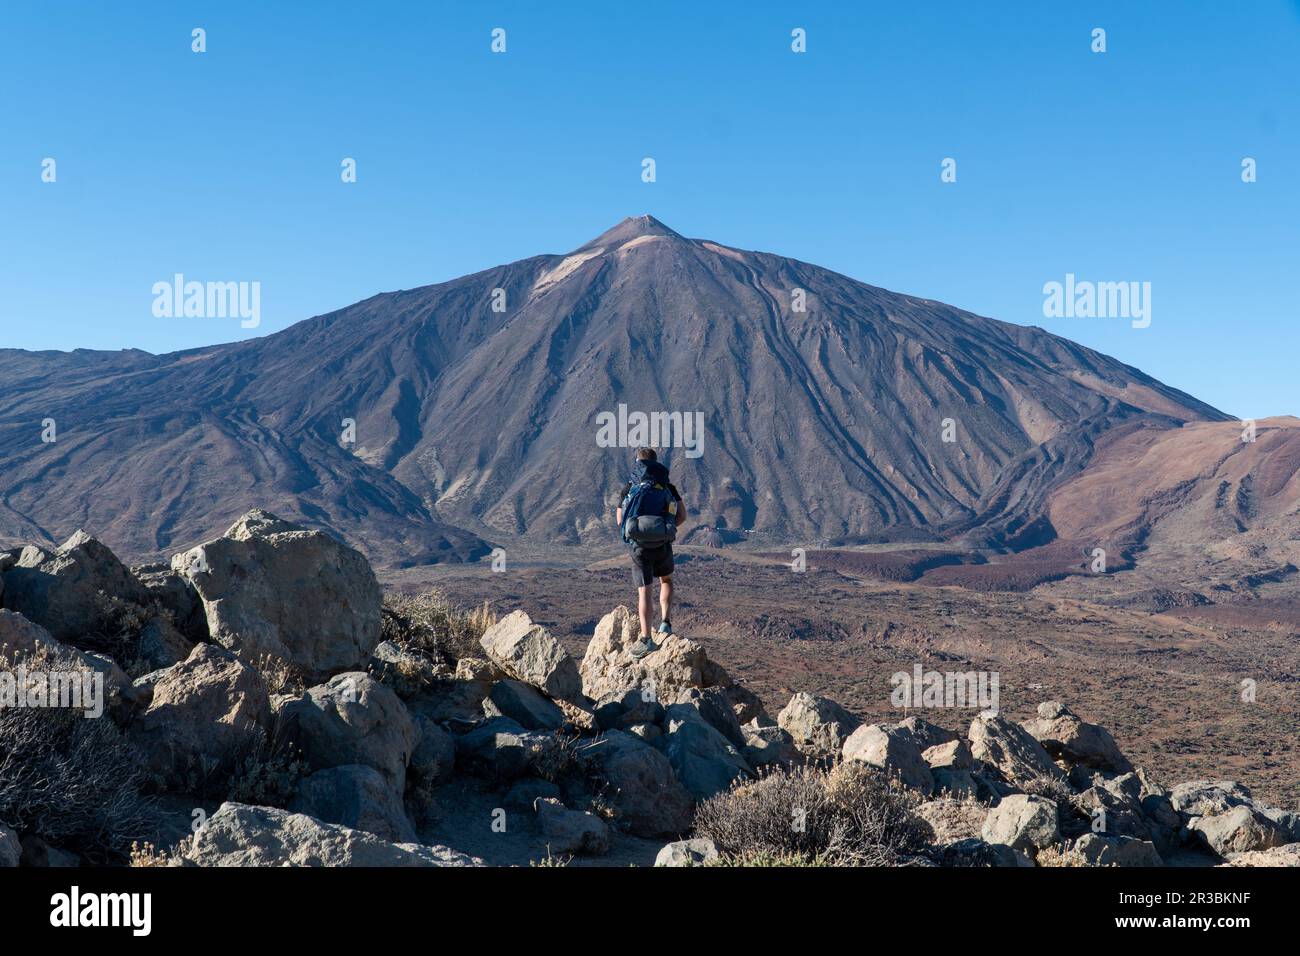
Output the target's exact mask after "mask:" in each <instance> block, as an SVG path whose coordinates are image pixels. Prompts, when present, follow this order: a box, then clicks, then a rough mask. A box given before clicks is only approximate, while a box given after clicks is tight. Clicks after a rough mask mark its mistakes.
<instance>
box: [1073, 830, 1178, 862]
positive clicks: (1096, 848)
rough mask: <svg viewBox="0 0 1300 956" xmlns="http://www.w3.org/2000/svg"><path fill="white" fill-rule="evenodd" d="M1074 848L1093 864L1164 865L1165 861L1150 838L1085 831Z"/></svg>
mask: <svg viewBox="0 0 1300 956" xmlns="http://www.w3.org/2000/svg"><path fill="white" fill-rule="evenodd" d="M1073 849H1074V850H1075V851H1077V852H1078V853H1079V854H1080V855H1081V856H1083V858H1084V859H1085V860H1087V861H1088V863H1089V864H1090V865H1092V866H1120V867H1141V866H1147V867H1150V866H1164V865H1165V861H1164V860H1163V859H1162V858H1161V856H1160V854H1159V852H1157V850H1156V848H1155V845H1154V844H1152V843H1151V842H1150V841H1149V840H1138V839H1134V838H1133V837H1127V836H1120V837H1116V836H1104V835H1102V834H1100V833H1085V834H1083V836H1081V837H1079V838H1078V839H1077V840H1075V841H1074V844H1073Z"/></svg>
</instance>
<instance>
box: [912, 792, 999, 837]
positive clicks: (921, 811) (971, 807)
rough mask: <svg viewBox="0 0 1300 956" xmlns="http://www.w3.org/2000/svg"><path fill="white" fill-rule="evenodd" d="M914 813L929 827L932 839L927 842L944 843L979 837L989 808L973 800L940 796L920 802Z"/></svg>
mask: <svg viewBox="0 0 1300 956" xmlns="http://www.w3.org/2000/svg"><path fill="white" fill-rule="evenodd" d="M915 814H916V816H917V817H919V818H920V819H921V820H923V821H924V822H925V824H926V825H927V826H928V827H929V828H930V830H931V832H932V839H931V840H930V841H929V842H931V843H937V844H944V843H956V842H957V841H959V840H971V839H979V838H980V837H981V835H982V834H983V832H984V821H985V820H986V819H987V818H988V815H989V808H988V807H985V806H981V805H980V804H978V803H976V802H975V801H973V800H953V799H948V798H940V799H938V800H930V801H928V802H926V803H923V804H921V805H920V806H919V807H917V808H916V810H915Z"/></svg>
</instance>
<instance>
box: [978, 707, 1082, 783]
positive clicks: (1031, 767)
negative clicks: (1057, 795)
mask: <svg viewBox="0 0 1300 956" xmlns="http://www.w3.org/2000/svg"><path fill="white" fill-rule="evenodd" d="M967 736H968V737H969V738H970V750H971V754H972V755H973V756H974V757H975V759H976V760H983V761H985V762H986V763H990V764H992V765H993V766H994V767H996V768H997V769H998V770H999V771H1000V772H1001V773H1002V775H1003V776H1004V777H1006V779H1007V781H1008V782H1010V783H1012V784H1014V785H1016V786H1020V787H1023V786H1026V785H1027V784H1031V783H1033V782H1034V781H1035V780H1037V779H1038V778H1039V777H1048V778H1050V779H1052V780H1061V781H1064V780H1065V774H1064V773H1063V772H1062V771H1061V768H1060V767H1058V766H1057V765H1056V764H1055V763H1053V762H1052V758H1051V757H1050V756H1049V755H1048V753H1047V751H1046V750H1044V749H1043V745H1042V744H1040V743H1039V742H1038V741H1037V740H1036V739H1035V738H1034V736H1033V735H1032V734H1030V733H1029V731H1027V730H1025V729H1024V728H1023V727H1021V726H1020V725H1019V724H1015V723H1012V722H1011V721H1009V720H1007V719H1006V718H1004V717H999V716H985V715H983V714H981V715H980V716H978V717H976V718H975V719H974V720H972V721H971V725H970V732H969V733H968V734H967Z"/></svg>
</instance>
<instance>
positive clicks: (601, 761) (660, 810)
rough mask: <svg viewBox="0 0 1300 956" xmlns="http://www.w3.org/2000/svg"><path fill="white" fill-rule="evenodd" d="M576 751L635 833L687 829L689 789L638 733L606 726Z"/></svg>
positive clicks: (645, 834) (657, 833) (651, 834)
mask: <svg viewBox="0 0 1300 956" xmlns="http://www.w3.org/2000/svg"><path fill="white" fill-rule="evenodd" d="M579 752H580V753H581V755H582V757H583V759H584V760H586V761H588V762H589V764H590V765H591V766H592V768H593V770H595V771H596V772H597V773H598V774H599V775H600V776H601V777H602V778H603V779H604V780H605V782H606V784H607V786H606V788H605V791H604V796H605V797H606V799H608V800H609V801H610V803H611V805H612V806H613V807H614V810H615V812H616V814H617V816H618V819H619V820H620V821H621V822H622V824H623V825H624V826H625V827H626V828H627V829H628V831H629V832H631V833H633V834H634V835H636V836H642V837H655V836H665V835H669V834H678V833H682V832H683V831H685V830H687V829H689V828H690V825H691V809H692V800H691V794H690V792H689V791H688V790H687V789H686V788H685V787H684V786H683V785H682V784H681V782H680V781H679V780H678V779H677V777H676V775H675V774H674V773H673V768H672V764H670V763H669V762H668V758H667V757H665V756H664V755H663V754H662V753H660V752H659V751H658V750H656V749H655V748H654V747H652V746H650V745H649V744H647V743H645V742H644V741H642V740H641V739H639V738H638V737H635V736H633V735H632V734H629V733H626V732H624V731H621V730H610V731H607V732H606V733H604V734H602V735H601V736H600V737H597V738H596V739H595V740H592V741H589V742H585V743H583V744H582V745H580V748H579Z"/></svg>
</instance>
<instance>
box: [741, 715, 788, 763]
mask: <svg viewBox="0 0 1300 956" xmlns="http://www.w3.org/2000/svg"><path fill="white" fill-rule="evenodd" d="M741 730H742V731H744V734H745V746H744V747H743V748H742V749H741V751H740V753H741V756H743V757H744V758H745V763H747V764H749V765H750V766H751V767H753V768H754V769H755V770H757V769H758V768H759V767H793V766H794V765H795V764H797V763H799V761H800V757H801V755H800V753H799V748H798V747H796V746H795V745H794V738H793V737H791V736H790V735H789V734H788V733H786V731H784V730H782V729H781V728H780V727H778V726H770V727H760V726H758V725H757V723H756V722H754V721H750V722H749V723H747V724H745V726H744V727H742V728H741Z"/></svg>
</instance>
